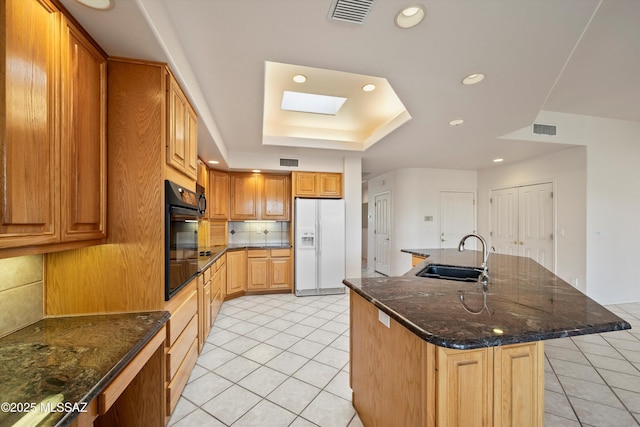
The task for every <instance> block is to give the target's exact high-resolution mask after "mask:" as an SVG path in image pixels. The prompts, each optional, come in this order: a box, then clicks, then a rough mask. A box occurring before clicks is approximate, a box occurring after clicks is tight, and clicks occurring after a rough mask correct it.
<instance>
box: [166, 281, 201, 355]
mask: <svg viewBox="0 0 640 427" xmlns="http://www.w3.org/2000/svg"><path fill="white" fill-rule="evenodd" d="M170 311H171V318H170V319H169V321H168V322H167V344H168V346H169V347H171V346H172V345H173V343H174V342H176V339H178V337H179V336H180V334H181V333H182V331H183V330H184V328H186V326H187V325H188V324H189V322H190V321H191V318H192V317H193V316H195V314H196V313H197V311H198V292H197V291H196V289H195V287H194V288H193V289H192V290H191V291H190V292H189V294H188V295H187V297H186V298H185V301H184V302H183V303H182V304H181V305H180V306H179V307H177V308H176V309H174V310H170Z"/></svg>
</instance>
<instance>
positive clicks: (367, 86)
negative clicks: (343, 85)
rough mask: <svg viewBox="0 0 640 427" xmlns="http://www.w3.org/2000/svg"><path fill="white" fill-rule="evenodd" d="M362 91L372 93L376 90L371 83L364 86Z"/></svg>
mask: <svg viewBox="0 0 640 427" xmlns="http://www.w3.org/2000/svg"><path fill="white" fill-rule="evenodd" d="M362 90H363V91H365V92H372V91H374V90H376V85H374V84H373V83H367V84H366V85H364V86H362Z"/></svg>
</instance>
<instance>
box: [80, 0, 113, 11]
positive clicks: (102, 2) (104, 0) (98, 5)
mask: <svg viewBox="0 0 640 427" xmlns="http://www.w3.org/2000/svg"><path fill="white" fill-rule="evenodd" d="M76 1H77V2H78V3H80V4H82V5H84V6H87V7H90V8H91V9H97V10H109V9H111V8H113V6H114V2H115V0H76Z"/></svg>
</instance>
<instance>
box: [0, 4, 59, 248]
mask: <svg viewBox="0 0 640 427" xmlns="http://www.w3.org/2000/svg"><path fill="white" fill-rule="evenodd" d="M0 8H2V9H3V10H2V11H0V20H2V21H3V22H2V23H1V26H0V31H2V32H3V34H2V35H0V49H1V52H0V54H1V55H3V58H2V59H0V60H1V61H2V62H3V64H2V65H3V66H4V67H2V68H3V69H2V75H1V76H0V79H1V80H0V109H1V110H0V129H2V131H3V133H4V135H3V141H2V150H0V158H1V160H2V161H1V162H0V164H1V166H0V167H2V173H1V174H0V203H1V207H0V216H1V218H0V248H11V247H19V246H27V245H41V244H48V243H56V242H59V241H60V229H59V223H60V211H59V201H60V198H59V196H58V195H59V193H60V192H59V188H60V187H59V186H60V178H59V176H60V175H59V174H60V167H59V164H58V156H59V150H60V148H59V147H60V146H59V143H60V139H59V138H60V133H59V128H58V127H57V121H58V120H57V119H58V111H59V105H58V99H59V98H58V97H57V92H58V90H59V80H58V79H57V78H56V76H57V75H58V70H59V66H60V65H59V55H58V51H59V46H58V40H59V34H60V25H61V14H60V13H59V12H58V11H57V10H56V9H55V8H54V7H53V5H51V4H49V3H48V2H46V1H36V0H6V1H3V2H1V3H0ZM9 24H11V25H9ZM0 67H1V66H0Z"/></svg>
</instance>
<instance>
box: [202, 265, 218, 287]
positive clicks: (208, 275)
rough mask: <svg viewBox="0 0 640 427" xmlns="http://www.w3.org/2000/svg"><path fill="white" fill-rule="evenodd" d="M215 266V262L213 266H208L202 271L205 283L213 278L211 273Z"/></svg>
mask: <svg viewBox="0 0 640 427" xmlns="http://www.w3.org/2000/svg"><path fill="white" fill-rule="evenodd" d="M214 266H215V264H213V265H212V266H211V267H209V268H207V269H206V270H205V271H204V272H203V273H202V275H203V276H204V283H207V282H208V281H209V280H211V273H212V271H211V270H213V269H214Z"/></svg>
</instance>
